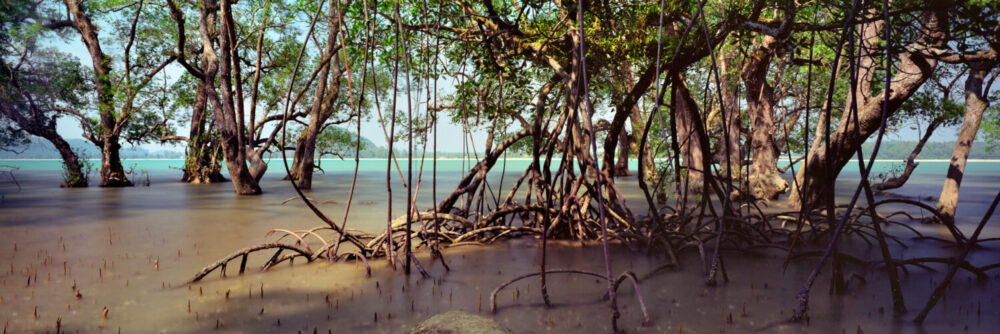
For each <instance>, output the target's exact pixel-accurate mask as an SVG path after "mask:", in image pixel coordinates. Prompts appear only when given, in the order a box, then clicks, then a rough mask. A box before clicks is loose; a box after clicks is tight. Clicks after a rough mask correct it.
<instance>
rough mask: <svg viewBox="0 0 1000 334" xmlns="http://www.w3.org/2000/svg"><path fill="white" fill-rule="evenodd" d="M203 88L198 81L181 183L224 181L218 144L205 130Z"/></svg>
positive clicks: (203, 85)
mask: <svg viewBox="0 0 1000 334" xmlns="http://www.w3.org/2000/svg"><path fill="white" fill-rule="evenodd" d="M205 86H206V83H205V81H204V80H200V79H199V80H198V88H197V91H196V92H195V100H194V106H193V108H192V110H191V129H190V132H189V134H190V135H189V136H188V146H187V152H186V153H185V154H186V156H185V158H184V174H183V176H181V182H187V183H195V184H198V183H216V182H224V181H226V178H225V177H223V176H222V166H220V165H219V161H218V155H217V152H218V145H219V142H218V141H217V140H215V139H214V138H213V137H212V136H211V134H210V133H209V132H207V131H206V130H205V119H206V117H207V113H206V108H205V107H206V105H207V104H208V95H206V94H205V89H206V87H205Z"/></svg>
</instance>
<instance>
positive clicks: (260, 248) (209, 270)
mask: <svg viewBox="0 0 1000 334" xmlns="http://www.w3.org/2000/svg"><path fill="white" fill-rule="evenodd" d="M269 249H280V250H286V249H287V250H290V251H293V252H296V253H298V255H301V256H304V257H306V258H307V259H312V253H311V252H309V251H307V250H305V249H303V248H301V247H298V246H293V245H287V244H282V243H268V244H262V245H257V246H253V247H247V248H244V249H241V250H239V251H236V252H234V253H232V254H230V255H229V256H226V257H224V258H222V259H221V260H219V261H216V262H215V263H212V264H210V265H208V266H207V267H205V268H203V269H201V271H199V272H198V273H197V274H195V275H194V278H192V279H191V281H189V282H188V283H194V282H197V281H200V280H201V279H202V278H205V276H207V275H208V274H210V273H212V271H214V270H215V269H217V268H222V267H223V266H224V265H225V264H227V263H229V261H232V260H234V259H236V258H238V257H243V260H242V261H241V265H240V272H241V273H242V272H243V269H244V268H245V263H246V256H247V255H250V253H253V252H258V251H263V250H269ZM310 261H311V260H310Z"/></svg>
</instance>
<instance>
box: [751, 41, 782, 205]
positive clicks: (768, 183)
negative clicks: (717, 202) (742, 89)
mask: <svg viewBox="0 0 1000 334" xmlns="http://www.w3.org/2000/svg"><path fill="white" fill-rule="evenodd" d="M777 43H778V39H777V38H775V37H772V36H769V35H765V36H764V37H763V40H762V42H761V43H760V44H758V45H757V48H756V50H754V52H753V54H752V55H751V56H750V62H749V63H747V64H746V66H745V67H744V68H743V70H742V73H741V76H742V77H743V83H744V84H745V85H746V89H747V113H748V114H749V115H750V122H751V124H752V126H751V131H750V146H751V148H752V150H753V157H752V159H751V161H750V175H748V181H749V183H750V192H751V194H752V195H753V196H754V197H755V198H758V199H763V200H771V199H774V198H777V197H778V195H779V194H782V193H784V192H786V191H788V182H785V180H784V179H782V178H781V176H779V175H778V161H777V156H778V154H777V151H776V150H775V147H774V131H775V128H774V105H775V104H776V102H777V101H775V96H774V90H773V88H772V87H771V85H770V84H768V83H767V70H768V68H769V67H770V64H771V59H773V56H774V52H775V51H774V47H775V46H776V44H777Z"/></svg>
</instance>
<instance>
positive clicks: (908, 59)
mask: <svg viewBox="0 0 1000 334" xmlns="http://www.w3.org/2000/svg"><path fill="white" fill-rule="evenodd" d="M930 6H931V8H930V11H928V12H924V13H923V15H922V18H921V21H922V22H921V33H920V36H919V37H918V38H917V41H916V42H915V43H913V44H911V45H910V46H908V49H909V48H913V49H923V48H926V47H927V46H928V45H930V46H940V45H941V44H943V43H944V40H945V38H946V37H947V35H948V33H947V26H948V17H947V8H948V6H947V3H942V2H935V3H933V4H931V5H930ZM937 63H938V61H937V60H936V59H932V58H926V57H924V56H923V55H921V54H919V53H917V52H912V51H906V52H902V53H900V54H899V59H898V61H897V62H896V64H895V67H896V68H897V69H898V70H897V71H895V72H896V74H895V75H894V76H893V79H892V90H891V91H890V92H888V94H889V96H888V103H887V107H888V108H887V109H886V112H887V114H888V115H889V116H890V117H891V115H892V114H893V113H895V112H896V111H897V110H899V106H900V105H902V104H903V102H904V101H906V100H907V99H908V98H910V96H912V95H913V93H915V92H916V91H917V90H918V89H919V88H920V86H921V85H923V83H924V82H925V81H927V79H929V78H930V76H931V74H932V73H933V72H934V69H935V68H936V67H937ZM885 94H886V92H885V91H884V90H883V91H882V92H881V93H879V95H878V96H876V97H875V98H871V99H868V102H867V103H864V104H861V105H859V106H858V124H860V127H861V128H860V129H857V130H858V136H859V137H855V134H854V133H853V132H854V131H855V129H854V128H853V123H854V122H847V117H848V116H849V115H850V114H851V112H849V111H845V112H844V113H843V115H842V116H841V122H840V124H839V125H838V126H837V129H836V131H834V132H833V133H831V137H830V143H829V144H828V145H829V147H830V149H829V151H830V155H829V156H828V155H827V153H826V151H827V150H826V149H825V148H824V147H821V146H819V145H814V149H812V150H811V151H810V152H809V157H808V158H807V159H808V160H807V161H808V163H809V169H808V174H807V173H806V172H807V171H806V170H805V169H802V170H799V172H798V175H797V176H796V178H797V182H798V184H808V185H809V190H810V191H809V192H808V193H805V194H802V193H799V192H798V191H797V190H796V189H792V193H791V195H790V196H789V197H788V202H789V204H791V205H793V206H798V205H804V206H808V207H811V208H818V207H819V205H820V204H821V203H822V201H823V198H824V197H825V196H829V193H830V192H832V189H830V188H831V186H832V185H833V184H834V182H832V180H825V178H827V177H829V176H833V177H836V176H837V175H838V174H839V173H840V170H841V169H842V168H843V167H844V165H846V164H847V162H849V161H850V159H851V158H852V157H853V156H854V150H855V142H854V140H855V139H856V138H857V139H859V140H861V141H862V142H863V141H864V140H866V139H867V138H868V137H869V136H871V135H872V134H873V133H875V131H877V130H878V128H879V125H880V122H881V115H882V107H883V100H884V98H885V97H884V95H885ZM849 105H850V104H848V105H847V106H846V107H845V108H850V107H849ZM814 144H816V143H814Z"/></svg>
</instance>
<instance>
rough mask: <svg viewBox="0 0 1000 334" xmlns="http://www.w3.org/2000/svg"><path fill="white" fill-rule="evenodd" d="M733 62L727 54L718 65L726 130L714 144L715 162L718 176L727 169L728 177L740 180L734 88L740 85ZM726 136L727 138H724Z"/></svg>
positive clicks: (738, 114)
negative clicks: (727, 153) (727, 145)
mask: <svg viewBox="0 0 1000 334" xmlns="http://www.w3.org/2000/svg"><path fill="white" fill-rule="evenodd" d="M733 60H734V59H733V56H732V54H727V55H725V56H723V57H722V61H721V62H720V63H719V71H720V72H721V74H722V78H721V79H722V89H723V92H722V100H723V101H722V102H723V105H724V106H725V108H726V110H725V126H726V127H727V128H728V129H721V131H719V135H720V136H722V137H723V140H719V141H717V142H716V144H715V145H716V147H715V152H716V153H715V161H717V162H718V163H719V166H720V168H719V174H720V175H727V174H726V170H727V169H728V170H729V174H728V175H732V177H733V178H734V179H740V176H739V175H740V171H741V169H740V166H741V161H742V158H741V157H742V156H743V155H742V153H740V152H741V151H742V147H741V146H740V118H739V116H740V112H739V98H738V97H737V96H736V87H738V86H739V84H740V83H739V77H738V75H733V74H734V73H736V71H738V70H739V69H738V68H732V67H733V66H732V62H733ZM720 125H721V122H720ZM727 132H728V133H727ZM727 134H728V136H726V135H727ZM726 141H729V155H728V157H727V156H726Z"/></svg>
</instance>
